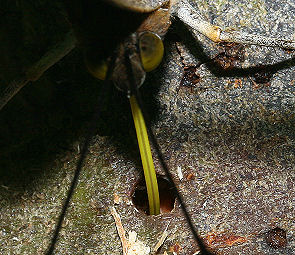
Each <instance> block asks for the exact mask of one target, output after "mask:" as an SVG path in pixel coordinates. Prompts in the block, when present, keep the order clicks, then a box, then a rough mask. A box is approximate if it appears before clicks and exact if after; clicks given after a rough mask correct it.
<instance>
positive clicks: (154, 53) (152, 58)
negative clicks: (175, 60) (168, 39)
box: [139, 32, 164, 72]
mask: <svg viewBox="0 0 295 255" xmlns="http://www.w3.org/2000/svg"><path fill="white" fill-rule="evenodd" d="M139 52H140V58H141V63H142V66H143V69H144V70H145V71H146V72H150V71H152V70H154V69H155V68H157V67H158V65H159V64H160V63H161V61H162V58H163V55H164V45H163V42H162V40H161V38H160V37H159V36H158V35H156V34H154V33H151V32H145V33H143V34H142V35H141V36H140V37H139Z"/></svg>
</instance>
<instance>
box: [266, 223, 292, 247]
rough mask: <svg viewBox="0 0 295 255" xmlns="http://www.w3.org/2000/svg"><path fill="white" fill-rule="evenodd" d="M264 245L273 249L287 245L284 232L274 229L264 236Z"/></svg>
mask: <svg viewBox="0 0 295 255" xmlns="http://www.w3.org/2000/svg"><path fill="white" fill-rule="evenodd" d="M265 241H266V243H267V244H268V245H269V246H271V247H273V248H282V247H285V246H286V244H287V236H286V231H285V230H283V229H281V228H278V227H277V228H274V229H272V230H270V231H268V232H267V233H266V235H265Z"/></svg>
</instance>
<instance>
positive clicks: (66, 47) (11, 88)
mask: <svg viewBox="0 0 295 255" xmlns="http://www.w3.org/2000/svg"><path fill="white" fill-rule="evenodd" d="M75 46H76V38H75V36H74V33H73V32H72V31H70V32H68V33H67V34H66V36H65V39H64V40H63V41H62V42H61V43H59V44H57V45H56V46H54V47H53V48H52V49H51V50H49V51H48V52H47V53H46V54H45V55H44V56H43V57H42V58H41V59H40V60H39V61H38V62H37V63H35V64H34V65H33V66H32V67H30V68H29V70H28V71H27V72H26V74H25V75H24V76H23V77H21V78H20V79H16V80H14V81H12V82H11V83H10V84H9V85H8V86H7V87H6V88H5V89H4V91H3V92H2V93H1V95H0V110H1V109H2V108H3V107H4V106H5V105H6V104H7V103H8V102H9V101H10V99H12V98H13V97H14V96H15V95H16V94H17V93H18V92H19V91H20V90H21V89H22V88H23V87H24V86H25V85H26V84H27V83H28V82H30V81H36V80H38V79H39V78H40V77H41V76H42V75H43V73H44V72H45V71H46V70H47V69H49V68H50V67H51V66H53V65H54V64H55V63H57V62H58V61H59V60H61V59H62V58H63V57H64V56H66V55H67V54H68V53H69V52H70V51H71V50H72V49H74V48H75Z"/></svg>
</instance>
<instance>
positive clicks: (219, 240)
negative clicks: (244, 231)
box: [206, 232, 248, 247]
mask: <svg viewBox="0 0 295 255" xmlns="http://www.w3.org/2000/svg"><path fill="white" fill-rule="evenodd" d="M206 241H207V243H208V246H215V247H216V246H217V247H227V246H233V245H238V244H241V243H245V242H247V241H248V239H247V238H246V237H244V236H237V235H234V234H232V233H226V232H223V233H210V234H208V235H207V236H206Z"/></svg>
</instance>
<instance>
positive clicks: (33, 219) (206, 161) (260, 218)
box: [0, 0, 295, 255]
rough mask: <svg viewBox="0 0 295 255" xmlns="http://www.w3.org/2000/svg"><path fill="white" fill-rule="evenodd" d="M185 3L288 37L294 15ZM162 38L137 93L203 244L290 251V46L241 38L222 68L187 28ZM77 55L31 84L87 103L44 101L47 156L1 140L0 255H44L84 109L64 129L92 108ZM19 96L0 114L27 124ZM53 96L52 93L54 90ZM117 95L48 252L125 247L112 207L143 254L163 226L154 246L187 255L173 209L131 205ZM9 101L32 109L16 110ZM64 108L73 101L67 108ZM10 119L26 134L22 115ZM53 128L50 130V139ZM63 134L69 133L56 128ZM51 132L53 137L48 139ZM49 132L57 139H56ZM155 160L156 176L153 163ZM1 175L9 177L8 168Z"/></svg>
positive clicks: (135, 160)
mask: <svg viewBox="0 0 295 255" xmlns="http://www.w3.org/2000/svg"><path fill="white" fill-rule="evenodd" d="M192 4H193V5H194V6H195V7H196V8H199V9H200V12H201V13H202V15H204V17H205V18H207V19H208V20H210V21H211V22H212V23H214V24H215V25H219V26H221V27H223V28H225V27H228V28H230V29H241V30H244V31H248V32H257V33H265V34H267V35H272V36H276V37H287V38H292V36H293V33H294V25H293V24H294V18H295V17H294V16H295V12H294V6H293V4H292V2H290V1H280V2H274V1H262V0H256V1H238V3H237V1H229V0H228V1H211V0H210V1H198V2H194V3H192ZM165 44H166V56H165V59H164V61H163V64H162V65H161V66H160V67H159V69H158V70H156V71H154V72H153V73H151V74H149V75H148V77H147V81H146V84H144V85H143V87H142V93H143V95H145V98H146V101H147V110H148V112H149V114H150V116H151V119H152V123H153V124H152V127H153V129H154V131H155V135H156V137H157V139H158V141H159V144H160V146H161V149H162V152H163V155H164V157H165V159H166V160H167V164H168V165H169V167H170V171H171V173H172V175H173V177H174V179H175V182H176V184H177V186H178V187H179V190H180V192H181V193H182V195H183V197H184V198H185V202H186V204H187V207H188V210H189V212H190V213H191V216H192V219H193V222H194V223H195V224H196V226H197V227H198V231H199V233H200V234H201V236H202V238H204V240H205V241H206V242H207V244H208V245H209V246H210V247H211V248H212V249H213V250H214V251H215V252H216V254H230V255H231V254H232V255H233V254H241V255H243V254H253V255H254V254H255V255H256V254H261V255H264V254H265V255H266V254H268V255H269V254H273V255H275V254H294V253H295V237H294V234H295V225H294V206H295V194H294V181H295V173H294V166H295V161H294V153H295V150H294V142H295V140H294V139H295V133H294V123H295V115H294V110H295V109H294V100H295V95H294V92H295V89H294V81H295V75H294V61H293V60H290V59H292V56H293V55H292V53H289V52H287V51H284V50H282V49H272V48H266V47H259V46H245V48H244V49H243V50H241V49H239V50H238V52H237V55H239V54H242V55H243V58H242V59H241V60H234V62H235V63H234V64H233V66H231V67H232V68H228V69H226V70H223V69H221V68H219V66H218V63H219V64H220V61H221V62H222V63H221V64H225V66H228V61H230V60H232V59H231V58H230V57H227V58H223V56H224V54H223V53H222V52H224V51H225V49H224V48H221V47H220V46H218V45H216V44H214V43H213V42H211V41H209V40H208V39H206V38H204V37H203V36H202V35H198V34H197V41H195V40H194V39H193V38H192V37H190V36H189V33H188V31H187V29H185V28H184V27H183V26H181V24H177V25H175V26H174V27H173V29H172V30H171V31H170V34H168V35H167V38H166V42H165ZM240 50H241V51H240ZM226 51H230V48H229V49H226ZM217 55H218V56H219V57H220V58H217V57H216V56H217ZM80 58H81V56H80V55H79V53H78V52H74V53H73V54H71V55H70V56H68V57H67V58H66V59H65V60H63V61H61V63H59V64H57V66H56V67H54V68H53V70H50V71H49V72H48V73H46V74H45V75H44V77H42V79H41V80H40V81H38V82H37V83H36V84H37V85H39V86H41V85H42V84H45V85H46V84H53V85H55V86H57V88H56V89H55V90H54V92H56V90H57V93H60V86H65V87H66V88H68V89H71V88H76V87H78V88H77V89H79V90H78V91H79V92H77V94H78V95H77V97H78V96H81V95H82V94H85V95H86V98H87V99H88V98H89V101H90V102H89V104H87V100H86V99H85V100H84V99H77V98H76V97H74V96H72V94H69V95H68V97H69V98H68V99H67V100H68V101H69V103H68V104H65V106H64V105H63V104H62V106H63V107H64V108H57V109H54V113H55V114H53V115H51V114H49V109H51V108H50V106H52V105H51V104H50V103H44V105H43V108H42V112H41V113H43V114H42V116H47V117H44V118H46V121H45V122H44V123H47V129H48V130H47V129H46V128H44V127H43V126H42V132H43V133H44V136H45V137H47V139H45V138H42V139H40V140H39V143H38V146H40V148H43V147H41V145H40V144H43V143H46V146H47V145H48V147H47V149H46V146H44V148H45V149H44V148H43V149H44V150H45V154H46V155H47V154H48V155H49V156H48V157H43V156H42V157H41V155H43V153H41V152H39V151H38V150H36V151H34V150H32V153H31V154H32V155H30V156H31V157H32V158H34V157H35V158H38V156H39V153H40V161H41V162H35V161H34V160H32V159H31V158H30V159H27V160H26V158H24V159H23V158H21V160H23V161H24V164H25V167H23V166H22V164H21V163H20V162H19V161H18V158H17V157H15V155H19V154H17V152H16V151H17V149H19V148H20V147H21V146H23V147H21V149H19V150H21V151H22V150H23V151H25V150H28V149H29V148H30V147H32V141H34V139H32V137H30V139H29V138H28V137H29V136H26V137H25V138H26V139H25V140H24V141H23V145H20V144H18V146H15V147H13V148H11V147H9V144H10V142H9V140H8V139H6V140H4V138H3V141H4V142H2V143H1V153H3V155H4V156H5V158H9V162H10V163H7V162H5V164H4V163H2V164H1V174H2V175H3V176H4V177H3V178H1V186H0V191H1V192H0V204H1V206H0V208H1V209H0V219H1V221H0V240H1V247H0V252H1V254H44V251H45V249H46V247H47V245H48V243H49V240H50V234H51V231H52V230H53V228H54V225H55V221H56V219H57V217H58V214H59V212H60V209H61V205H62V199H63V198H64V197H65V196H66V192H67V189H68V186H69V183H70V180H71V178H72V175H73V172H74V170H75V165H76V163H77V159H78V157H79V147H81V143H82V141H83V138H82V137H81V133H82V134H84V132H86V131H85V130H86V127H87V125H88V124H89V119H90V118H89V114H83V112H82V114H80V115H81V116H82V117H81V116H80V115H79V116H80V118H78V120H79V121H80V122H81V125H84V127H82V128H81V127H79V128H76V126H74V125H73V124H69V123H72V122H74V121H77V118H76V117H75V116H76V115H75V114H76V110H77V109H79V108H83V107H86V108H89V109H90V108H91V107H94V105H95V103H94V102H95V98H96V97H95V96H93V95H92V94H91V89H95V86H96V81H95V80H93V79H92V78H89V76H88V74H87V73H86V71H85V70H84V68H83V66H82V64H81V63H79V62H78V61H79V59H80ZM214 60H215V61H214ZM286 60H288V61H287V62H284V61H286ZM265 65H272V66H267V67H265ZM185 66H193V67H194V68H195V70H196V74H197V75H198V77H199V80H198V82H194V83H195V84H194V85H193V87H192V88H190V87H185V86H181V87H179V86H180V84H181V80H182V76H183V73H184V67H185ZM257 66H262V67H257ZM249 67H254V68H252V69H251V68H249ZM256 67H257V68H256ZM261 69H262V70H263V71H264V70H266V72H267V73H271V74H269V75H267V77H270V78H269V79H258V78H257V72H261ZM60 72H62V73H63V74H60ZM16 73H17V72H16ZM77 73H78V74H77ZM259 77H261V75H260V76H259ZM261 81H263V82H261ZM69 84H70V85H69ZM77 84H79V85H80V84H83V86H86V84H87V88H91V89H87V88H85V89H84V90H83V89H81V88H80V87H79V86H77ZM93 84H95V85H93ZM37 85H35V89H38V88H37V87H38V86H37ZM45 85H44V86H45ZM186 85H189V84H188V83H186ZM45 88H47V85H46V86H45ZM26 89H27V88H26ZM28 89H29V88H28ZM22 93H27V94H25V95H26V96H25V97H24V96H23V97H24V98H25V100H21V98H18V99H16V100H18V105H14V104H16V102H12V103H11V105H10V106H9V109H8V108H7V109H6V110H5V111H7V113H5V112H4V113H3V112H2V113H1V114H2V116H6V115H4V114H8V112H9V111H10V116H11V114H12V113H11V112H12V111H13V110H15V111H16V112H20V115H21V114H28V115H29V116H30V118H32V119H33V118H34V117H32V116H35V115H34V114H35V111H36V109H33V110H32V109H31V108H32V105H33V106H34V104H33V103H32V101H34V99H35V97H34V96H31V97H30V90H27V92H26V91H25V92H22ZM50 93H51V94H53V92H52V91H51V90H50ZM87 93H88V94H87ZM92 93H94V92H92ZM114 93H115V95H112V96H110V97H109V100H110V101H111V102H108V103H107V104H106V106H105V107H104V109H103V114H102V118H103V120H102V122H101V123H99V127H98V129H97V133H98V135H97V136H95V137H94V139H93V141H92V143H91V147H90V149H89V155H88V157H87V159H86V162H85V166H84V170H83V172H82V174H81V177H80V181H79V184H78V186H77V190H76V193H75V195H74V198H73V201H72V204H71V206H70V208H69V211H68V215H67V218H66V220H65V223H64V227H63V229H62V231H61V233H60V240H59V242H58V244H57V247H56V254H122V247H121V243H120V239H119V236H118V234H117V231H116V228H115V222H114V219H113V218H112V216H111V213H110V208H111V207H112V206H113V205H115V207H116V210H117V212H118V213H119V215H120V217H121V220H122V224H123V227H124V228H125V230H126V232H127V233H128V232H130V231H135V232H136V233H137V238H138V239H139V240H141V241H142V242H143V243H144V244H145V245H146V246H149V247H150V248H153V247H154V246H155V245H156V243H157V242H158V239H159V238H160V237H161V235H162V233H163V231H164V230H165V228H166V226H167V225H168V224H169V223H170V224H169V226H168V229H167V231H168V237H167V239H166V241H165V242H164V244H163V246H162V248H161V250H160V254H162V253H164V251H167V252H169V253H170V254H171V253H172V252H173V251H174V252H176V253H177V254H194V252H197V251H198V247H197V244H195V243H194V241H193V238H192V235H191V233H190V231H189V229H188V228H187V225H186V223H185V220H184V218H183V216H182V212H181V210H180V208H179V205H178V204H177V203H176V207H175V209H174V210H173V211H172V212H171V213H167V214H163V215H159V216H146V215H145V214H144V213H143V212H139V211H137V210H136V209H135V208H134V206H133V205H132V203H131V197H130V195H131V193H132V191H133V189H134V187H135V185H136V182H137V181H138V180H139V178H140V176H141V169H140V160H139V154H138V152H137V145H136V140H135V135H134V131H133V129H132V128H133V127H132V125H133V124H132V120H131V116H130V113H129V112H128V111H129V110H128V102H126V101H127V100H125V98H124V96H122V95H120V94H119V93H117V92H115V91H114ZM28 94H29V95H28ZM96 94H97V92H95V95H96ZM65 95H67V93H66V92H64V94H63V96H65ZM89 95H92V96H93V97H94V99H92V97H91V96H89ZM47 97H48V98H50V96H49V95H47ZM54 98H55V97H54ZM62 98H63V97H62ZM65 98H67V97H65ZM44 100H45V99H44ZM63 100H65V99H64V98H63ZM79 100H80V101H79ZM45 101H46V100H45ZM28 102H29V103H28ZM42 102H43V101H42ZM113 102H116V104H115V105H114V104H112V103H113ZM19 104H20V105H22V104H23V105H28V106H27V107H23V108H20V106H19ZM39 104H40V103H39ZM23 105H22V106H23ZM73 105H75V107H77V108H71V107H73ZM35 107H36V106H35ZM37 107H38V104H37ZM46 107H48V108H46ZM67 107H68V108H69V109H75V112H74V110H72V114H73V116H70V117H69V116H68V114H70V113H71V110H68V108H67ZM108 107H109V108H108ZM39 108H40V107H39ZM19 109H22V111H23V112H24V113H22V112H21V111H20V110H19ZM47 109H48V110H47ZM110 109H112V110H110ZM59 111H62V112H63V113H62V114H59ZM77 111H78V110H77ZM27 112H30V114H29V113H27ZM32 112H33V113H32ZM89 112H91V110H89ZM37 113H38V114H40V115H41V113H40V112H37ZM17 116H18V115H17V114H16V116H15V117H14V119H15V120H14V121H15V122H17V120H16V119H17ZM38 116H39V115H38ZM52 116H54V117H52ZM85 116H86V117H85ZM19 118H20V117H19ZM114 118H117V120H115V119H114ZM0 119H1V118H0ZM3 119H4V118H2V120H3ZM85 120H86V121H85ZM27 121H28V120H27ZM28 122H29V121H28ZM5 123H6V124H1V126H3V125H7V127H9V126H13V125H12V124H11V122H9V121H8V122H5ZM42 123H43V122H42ZM44 123H43V124H44ZM19 125H22V126H23V129H25V127H26V121H24V122H22V124H19ZM30 125H33V124H30ZM38 125H41V124H40V122H37V124H36V126H33V127H34V129H32V130H33V131H32V132H37V131H36V130H37V129H38V128H40V127H39V126H38ZM30 127H31V126H30ZM72 127H75V128H76V129H75V131H73V130H71V129H72ZM35 129H36V130H35ZM3 130H4V129H3ZM12 130H15V128H13V129H12ZM50 130H54V132H53V135H52V133H50ZM5 132H7V133H5V134H7V135H6V136H5V137H10V139H11V140H12V141H14V138H15V137H17V138H15V139H16V140H17V141H18V139H20V138H19V136H17V135H19V134H18V133H15V132H14V133H9V132H8V131H7V130H6V129H5ZM19 132H20V131H19ZM67 133H72V134H73V136H74V137H72V136H71V138H63V137H59V136H58V135H57V134H62V135H64V134H67ZM2 134H4V131H3V132H2ZM48 134H51V135H52V138H51V137H49V138H48V136H49V135H48ZM75 135H77V137H75ZM55 136H58V137H59V138H60V139H61V142H60V144H58V146H57V147H54V146H53V147H52V146H50V145H51V143H53V142H52V140H53V139H54V137H55ZM3 137H4V136H3ZM42 137H43V136H42ZM16 144H17V143H16ZM5 146H6V147H5ZM38 146H37V148H39V147H38ZM61 147H62V148H61ZM64 147H65V148H64ZM2 148H6V150H4V149H2ZM7 148H9V150H8V149H7ZM34 148H35V147H34ZM51 150H56V152H55V151H54V152H51ZM4 152H5V153H6V154H4ZM13 161H14V162H13ZM15 161H17V162H15ZM156 166H157V169H158V172H159V173H162V170H161V169H159V167H158V161H157V160H156ZM178 167H181V169H182V173H183V176H184V179H183V180H182V181H180V180H179V178H178V174H177V168H178ZM18 168H19V169H20V170H19V171H17V170H18ZM5 171H11V175H10V174H8V173H5ZM3 172H4V173H5V174H3ZM276 227H279V228H281V229H283V230H285V231H286V236H287V242H286V246H285V247H282V248H279V249H275V248H273V247H270V246H269V245H268V244H267V243H266V241H265V233H267V232H268V231H269V230H271V229H274V228H276Z"/></svg>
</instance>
